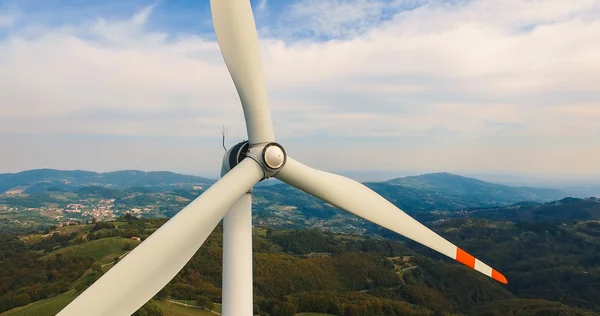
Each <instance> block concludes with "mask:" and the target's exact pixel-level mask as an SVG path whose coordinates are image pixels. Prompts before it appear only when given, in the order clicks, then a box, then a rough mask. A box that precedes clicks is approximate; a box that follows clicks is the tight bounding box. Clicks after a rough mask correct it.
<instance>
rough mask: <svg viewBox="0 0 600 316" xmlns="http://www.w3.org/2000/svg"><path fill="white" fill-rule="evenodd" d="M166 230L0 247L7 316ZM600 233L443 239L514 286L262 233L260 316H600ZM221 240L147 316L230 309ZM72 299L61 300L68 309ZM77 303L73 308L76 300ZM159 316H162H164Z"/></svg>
mask: <svg viewBox="0 0 600 316" xmlns="http://www.w3.org/2000/svg"><path fill="white" fill-rule="evenodd" d="M163 222H164V220H159V219H154V220H138V219H135V218H134V217H131V216H129V217H128V218H127V219H126V220H125V219H121V220H119V221H115V222H102V223H96V224H93V225H74V226H65V227H62V228H57V229H55V230H53V231H52V232H50V233H49V234H43V233H41V234H28V235H18V234H3V235H2V237H1V238H0V311H7V310H9V309H12V308H14V307H17V306H23V305H27V304H29V303H31V302H34V301H38V300H42V299H46V298H52V297H55V296H57V295H60V294H61V293H66V292H68V291H73V293H75V294H76V293H80V292H81V291H83V290H84V289H85V288H86V287H87V286H89V285H90V284H91V283H92V282H93V281H94V280H96V279H97V278H98V277H100V276H101V275H102V274H103V273H105V272H106V271H107V270H108V269H110V267H111V266H112V265H113V264H114V262H118V261H119V260H120V258H122V256H123V255H126V253H127V252H128V251H129V250H131V249H132V248H134V247H135V246H136V245H137V244H138V243H139V242H137V241H135V240H132V239H131V238H130V237H133V236H135V237H141V238H142V240H143V239H144V238H146V237H147V236H148V235H149V234H150V233H151V232H152V231H153V230H154V229H156V228H157V227H159V226H160V225H161V224H162V223H163ZM598 226H599V224H598V223H596V222H593V221H588V222H577V223H571V224H562V223H557V224H553V223H548V222H540V223H512V222H506V221H488V220H481V219H460V220H455V221H449V222H445V223H443V224H442V225H440V226H439V227H436V228H435V229H436V230H438V231H439V232H440V233H441V234H442V235H444V236H445V237H447V238H448V239H449V240H451V241H453V242H455V243H456V244H457V245H459V246H460V247H462V248H464V249H468V251H469V252H471V253H473V254H474V255H476V256H477V257H478V258H480V259H481V260H483V261H484V262H486V263H489V264H490V265H492V266H494V267H496V268H497V269H498V270H500V271H501V272H502V273H504V274H505V275H506V276H507V278H508V281H509V283H508V285H506V286H504V285H502V284H499V283H497V282H495V281H493V280H491V279H489V278H488V277H486V276H484V275H482V274H480V273H477V272H475V271H473V270H471V269H469V268H466V267H464V266H462V265H460V264H456V263H454V262H452V261H451V260H448V259H446V258H444V257H442V256H441V255H438V254H436V253H434V252H433V251H430V250H428V249H426V248H424V247H422V246H419V245H416V244H414V243H412V242H408V243H403V242H399V241H394V240H389V239H381V238H375V237H364V236H358V235H343V234H334V233H326V232H321V231H317V230H278V229H272V228H268V227H257V228H255V231H254V235H255V236H254V243H253V247H254V251H255V253H254V279H255V290H254V294H255V300H254V302H255V312H256V313H257V314H261V315H294V314H295V313H298V312H320V313H329V314H333V315H457V314H458V315H594V314H597V313H598V312H600V304H599V303H598V302H600V290H599V289H600V230H599V228H598ZM221 246H222V232H221V229H220V227H217V229H215V231H214V232H213V233H212V235H211V236H210V237H209V239H208V240H207V241H206V243H205V244H204V246H203V247H202V248H200V250H199V251H198V252H197V254H196V255H195V256H194V257H193V258H192V260H191V261H190V262H189V263H188V264H187V265H186V267H185V268H184V269H183V270H182V271H181V272H180V273H179V274H178V275H177V276H176V278H175V279H174V280H172V281H171V282H170V283H169V285H168V286H167V287H166V288H165V289H163V290H162V291H161V292H160V293H158V295H157V296H156V297H155V300H158V301H156V302H157V303H152V304H149V305H147V306H145V309H144V311H143V312H140V315H160V306H165V305H161V304H160V301H162V300H169V301H173V300H189V301H197V302H205V301H208V302H220V299H221V297H220V293H221V292H220V286H221V261H222V248H221ZM72 297H74V295H73V296H64V295H63V296H61V301H59V302H58V303H60V302H62V303H60V304H63V305H64V304H67V303H68V301H69V300H70V299H71V298H72ZM65 298H68V299H65ZM153 313H155V314H153Z"/></svg>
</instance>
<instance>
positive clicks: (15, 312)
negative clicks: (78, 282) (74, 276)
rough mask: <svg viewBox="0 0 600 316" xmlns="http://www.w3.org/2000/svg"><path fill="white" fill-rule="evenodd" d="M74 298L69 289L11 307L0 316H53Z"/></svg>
mask: <svg viewBox="0 0 600 316" xmlns="http://www.w3.org/2000/svg"><path fill="white" fill-rule="evenodd" d="M74 298H75V291H69V292H66V293H63V294H61V295H58V296H55V297H53V298H49V299H46V300H41V301H37V302H35V303H31V304H29V305H26V306H22V307H17V308H13V309H11V310H9V311H7V312H4V313H2V314H0V316H54V315H56V314H57V313H58V312H59V311H60V310H61V309H63V307H65V306H67V304H69V303H70V302H71V301H72V300H73V299H74Z"/></svg>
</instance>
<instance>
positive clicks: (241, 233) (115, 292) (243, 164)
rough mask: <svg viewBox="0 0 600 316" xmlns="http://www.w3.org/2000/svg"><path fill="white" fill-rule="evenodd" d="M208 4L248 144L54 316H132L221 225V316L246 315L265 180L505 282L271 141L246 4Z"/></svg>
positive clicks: (366, 193)
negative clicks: (257, 190)
mask: <svg viewBox="0 0 600 316" xmlns="http://www.w3.org/2000/svg"><path fill="white" fill-rule="evenodd" d="M210 4H211V11H212V17H213V23H214V28H215V32H216V35H217V41H218V43H219V46H220V48H221V52H222V54H223V58H224V60H225V63H226V64H227V68H228V69H229V72H230V74H231V77H232V79H233V82H234V83H235V86H236V89H237V91H238V94H239V97H240V100H241V103H242V107H243V110H244V116H245V120H246V129H247V132H248V141H247V142H242V143H239V144H236V145H235V146H233V147H232V148H230V149H229V150H228V151H227V152H226V154H225V156H224V157H223V164H222V170H221V175H222V177H221V179H220V180H219V181H217V182H216V183H215V184H214V185H212V186H211V187H210V188H209V189H208V190H206V191H205V192H204V193H203V194H202V195H200V196H199V197H198V198H196V199H195V200H194V201H192V202H191V203H190V204H189V205H187V206H186V207H185V208H184V209H183V210H181V211H180V212H179V213H178V214H177V215H175V216H174V217H173V218H171V219H170V220H169V221H168V222H166V223H165V224H164V225H163V226H162V227H160V228H159V229H158V230H157V231H156V232H154V233H153V234H152V235H151V236H150V237H148V238H147V239H146V240H145V241H144V242H143V243H141V244H140V245H139V246H138V247H136V248H135V249H134V250H133V251H132V252H131V253H129V254H128V255H127V256H125V258H123V259H122V260H121V261H120V262H119V263H118V264H117V265H115V266H114V267H113V268H112V269H110V270H109V271H108V272H107V273H106V274H105V275H103V276H102V277H101V278H100V279H98V280H97V281H96V282H95V283H94V284H92V286H90V287H89V288H88V289H87V290H86V291H84V292H83V293H82V294H81V295H79V296H78V297H77V298H76V299H75V300H74V301H73V302H71V303H70V304H69V305H67V306H66V307H65V308H64V309H63V310H62V311H61V312H60V313H59V314H58V315H60V316H80V315H89V316H95V315H103V316H118V315H131V314H132V313H134V312H135V311H136V310H137V309H138V308H140V307H141V306H142V305H144V304H145V303H146V302H147V301H148V300H150V299H151V298H152V297H153V296H154V295H155V294H156V293H158V291H160V290H161V289H162V288H163V287H164V286H165V285H166V284H167V283H168V282H169V281H170V280H171V279H173V277H175V275H176V274H177V273H178V272H179V271H180V270H181V269H182V268H183V267H184V265H185V264H186V263H187V262H188V261H189V260H190V258H191V257H192V256H193V255H194V254H195V253H196V251H197V250H198V248H200V246H201V245H202V243H204V241H205V240H206V238H207V237H208V236H209V234H210V233H211V232H212V231H213V229H214V228H215V227H216V226H217V224H218V223H219V222H220V221H221V219H224V221H223V291H222V293H223V310H222V312H223V315H226V316H246V315H252V308H253V304H252V218H251V208H252V200H251V190H252V187H253V186H254V185H255V184H257V183H258V182H259V181H261V180H263V179H266V178H270V177H275V178H277V179H279V180H281V181H283V182H286V183H287V184H289V185H292V186H294V187H296V188H298V189H300V190H302V191H304V192H306V193H308V194H311V195H313V196H315V197H317V198H320V199H322V200H324V201H326V202H328V203H330V204H332V205H334V206H336V207H338V208H340V209H343V210H346V211H348V212H350V213H353V214H354V215H356V216H359V217H362V218H364V219H366V220H368V221H370V222H373V223H375V224H377V225H380V226H382V227H385V228H387V229H389V230H392V231H394V232H396V233H398V234H401V235H403V236H405V237H408V238H410V239H412V240H414V241H416V242H418V243H420V244H422V245H424V246H426V247H429V248H431V249H433V250H436V251H438V252H440V253H442V254H444V255H446V256H448V257H450V258H452V259H455V260H457V261H459V262H461V263H463V264H465V265H467V266H469V267H471V268H473V269H475V270H477V271H479V272H481V273H483V274H485V275H487V276H489V277H491V278H493V279H495V280H497V281H499V282H502V283H505V284H506V283H507V281H506V278H505V277H504V276H503V275H502V274H500V273H499V272H497V271H496V270H494V269H492V268H491V267H490V266H488V265H487V264H485V263H483V262H481V261H479V260H478V259H476V258H474V257H473V256H471V255H470V254H468V253H467V252H465V251H464V250H462V249H460V248H458V247H457V246H455V245H454V244H452V243H451V242H449V241H447V240H446V239H444V238H442V237H441V236H439V235H438V234H436V233H435V232H433V231H432V230H430V229H428V228H427V227H425V226H423V225H422V224H421V223H419V222H417V221H416V220H414V219H413V218H412V217H410V216H408V215H407V214H406V213H404V212H403V211H401V210H400V209H398V208H397V207H396V206H394V205H393V204H392V203H390V202H388V201H387V200H385V199H384V198H383V197H381V196H380V195H378V194H377V193H375V192H374V191H372V190H371V189H369V188H367V187H366V186H364V185H362V184H360V183H359V182H356V181H354V180H351V179H348V178H345V177H342V176H339V175H335V174H332V173H328V172H324V171H320V170H317V169H313V168H311V167H308V166H306V165H304V164H302V163H300V162H298V161H296V160H294V159H293V158H291V157H289V156H288V155H287V153H286V151H285V150H284V148H283V147H282V146H281V145H280V144H278V143H276V142H275V137H274V134H273V126H272V124H271V114H270V110H269V104H268V100H267V90H266V86H265V80H264V77H263V72H262V64H261V56H260V49H259V44H258V36H257V32H256V26H255V23H254V17H253V14H252V7H251V5H250V1H249V0H211V1H210ZM324 158H326V157H324Z"/></svg>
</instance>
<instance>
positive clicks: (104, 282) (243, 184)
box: [58, 159, 264, 316]
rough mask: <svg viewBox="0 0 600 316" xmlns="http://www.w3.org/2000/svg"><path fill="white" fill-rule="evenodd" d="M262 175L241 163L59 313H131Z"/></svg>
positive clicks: (250, 162)
mask: <svg viewBox="0 0 600 316" xmlns="http://www.w3.org/2000/svg"><path fill="white" fill-rule="evenodd" d="M263 175H264V173H263V170H262V169H261V167H260V166H259V165H258V164H257V163H256V162H255V161H254V160H252V159H245V160H243V161H242V162H240V163H239V164H238V165H237V166H236V167H235V168H234V169H233V170H231V171H230V172H229V173H227V174H226V175H225V176H224V177H223V178H221V179H220V180H219V181H218V182H217V183H215V184H214V185H212V186H211V187H210V188H209V189H208V190H206V192H204V193H203V194H202V195H200V196H199V197H198V198H196V199H195V200H194V201H192V202H191V203H190V204H189V205H188V206H186V207H185V208H184V209H183V210H182V211H181V212H179V213H178V214H177V215H176V216H174V217H173V218H172V219H171V220H169V221H168V222H167V223H165V224H164V225H163V226H162V227H160V228H159V229H158V230H157V231H156V232H154V233H153V234H152V235H150V237H148V239H146V240H145V241H144V242H142V243H141V244H140V245H139V246H138V247H136V248H135V249H134V250H133V251H132V252H131V253H129V254H128V255H127V256H125V257H124V258H123V260H121V262H119V263H118V264H117V265H116V266H114V267H113V268H112V269H110V270H109V271H108V272H107V273H106V274H105V275H103V276H102V277H101V278H100V279H99V280H98V281H96V283H94V284H92V286H90V287H89V288H88V289H87V290H86V291H85V292H83V293H82V294H81V295H80V296H79V297H77V298H76V299H75V300H74V301H73V302H71V303H70V304H69V305H67V307H65V308H64V309H63V310H62V311H61V312H60V313H59V314H58V315H60V316H67V315H68V316H81V315H86V316H101V315H102V316H121V315H123V316H125V315H131V314H133V313H134V312H135V311H136V310H137V309H138V308H139V307H141V306H142V305H144V304H145V303H146V302H147V301H148V300H150V299H151V298H152V297H153V296H154V295H155V294H156V293H158V291H160V290H161V289H162V288H163V287H164V286H165V285H166V284H167V283H168V282H169V281H170V280H171V279H173V277H175V275H176V274H177V273H178V272H179V271H180V270H181V269H182V268H183V266H184V265H185V264H186V263H187V262H188V261H189V260H190V258H191V257H192V256H193V255H194V254H195V253H196V251H197V250H198V248H200V246H201V245H202V243H204V241H205V240H206V238H207V237H208V236H209V235H210V233H211V232H212V231H213V229H214V228H215V227H216V226H217V224H218V223H219V221H221V219H222V218H223V216H224V215H225V214H226V213H227V211H228V210H229V209H230V208H231V207H232V206H233V205H234V203H235V202H236V201H237V200H238V199H239V198H240V197H241V196H242V195H244V194H245V193H246V192H247V191H248V190H249V189H250V188H252V186H254V185H255V184H256V183H257V182H258V181H260V179H261V178H262V177H263Z"/></svg>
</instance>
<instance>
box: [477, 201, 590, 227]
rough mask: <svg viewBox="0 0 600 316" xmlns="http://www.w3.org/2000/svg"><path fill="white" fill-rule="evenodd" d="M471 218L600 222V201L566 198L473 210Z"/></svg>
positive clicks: (516, 220) (514, 220) (515, 220)
mask: <svg viewBox="0 0 600 316" xmlns="http://www.w3.org/2000/svg"><path fill="white" fill-rule="evenodd" d="M468 216H469V217H475V218H485V219H491V220H503V221H513V222H541V221H545V222H554V223H558V222H565V223H568V222H573V221H590V220H600V199H597V198H587V199H578V198H564V199H562V200H558V201H552V202H549V203H544V204H542V203H532V202H528V203H518V204H515V205H511V206H506V207H500V208H493V209H478V210H473V211H471V212H470V213H469V214H468Z"/></svg>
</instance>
